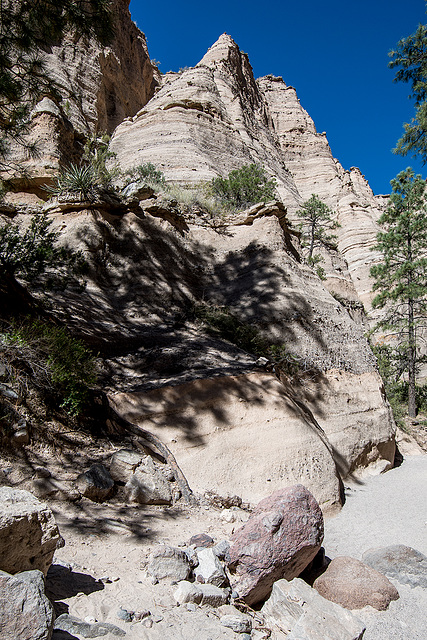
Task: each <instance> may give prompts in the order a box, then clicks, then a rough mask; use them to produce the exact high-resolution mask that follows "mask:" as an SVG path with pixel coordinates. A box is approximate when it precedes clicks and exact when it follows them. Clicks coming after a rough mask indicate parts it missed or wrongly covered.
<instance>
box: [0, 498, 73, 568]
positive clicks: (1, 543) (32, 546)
mask: <svg viewBox="0 0 427 640" xmlns="http://www.w3.org/2000/svg"><path fill="white" fill-rule="evenodd" d="M61 543H63V540H62V538H61V536H60V534H59V530H58V527H57V525H56V522H55V518H54V516H53V513H52V511H51V510H50V509H49V507H48V506H47V505H46V504H44V503H42V502H40V501H39V500H37V498H35V497H34V496H33V495H32V494H31V493H29V492H28V491H22V490H20V489H12V488H11V487H0V570H2V571H6V572H7V573H12V574H14V573H18V572H20V571H31V570H32V569H38V570H40V571H41V572H42V573H44V574H45V575H46V573H47V570H48V569H49V567H50V565H51V564H52V559H53V554H54V552H55V549H56V547H57V545H59V544H61Z"/></svg>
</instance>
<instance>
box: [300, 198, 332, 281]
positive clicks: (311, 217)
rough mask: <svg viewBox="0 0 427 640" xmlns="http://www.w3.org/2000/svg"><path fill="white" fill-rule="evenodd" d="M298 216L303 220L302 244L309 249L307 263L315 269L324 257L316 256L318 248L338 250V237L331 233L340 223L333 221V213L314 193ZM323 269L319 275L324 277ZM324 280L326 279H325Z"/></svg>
mask: <svg viewBox="0 0 427 640" xmlns="http://www.w3.org/2000/svg"><path fill="white" fill-rule="evenodd" d="M296 213H297V216H298V217H299V218H301V219H302V222H300V224H299V228H300V229H301V231H302V236H301V244H302V246H303V247H305V248H307V249H308V251H307V256H306V259H307V262H308V264H309V265H311V266H312V267H314V266H315V265H316V264H317V263H318V262H321V261H322V260H323V258H322V256H320V255H315V254H314V250H315V248H316V247H326V248H327V249H331V248H336V244H335V241H336V239H337V236H335V235H333V234H331V233H329V231H330V230H332V229H336V228H337V227H339V224H338V222H336V221H335V220H333V219H332V216H333V213H334V212H333V211H332V209H330V208H329V207H328V206H327V205H326V204H325V203H324V202H322V201H321V200H320V198H318V196H316V195H315V194H314V193H313V194H312V195H311V198H309V200H306V201H305V202H304V203H303V205H302V207H301V209H299V210H298V211H297V212H296ZM322 272H323V269H322V268H318V275H319V276H320V277H322ZM323 279H324V277H323Z"/></svg>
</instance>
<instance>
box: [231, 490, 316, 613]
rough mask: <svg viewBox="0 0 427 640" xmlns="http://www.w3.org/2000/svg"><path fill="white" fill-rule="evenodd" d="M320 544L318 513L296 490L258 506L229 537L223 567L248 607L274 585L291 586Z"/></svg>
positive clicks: (304, 492) (313, 503)
mask: <svg viewBox="0 0 427 640" xmlns="http://www.w3.org/2000/svg"><path fill="white" fill-rule="evenodd" d="M322 541H323V516H322V512H321V510H320V508H319V505H318V504H317V502H316V500H315V499H314V498H313V496H312V495H311V493H310V492H309V491H307V489H306V488H305V487H303V486H302V485H295V486H293V487H288V488H286V489H282V490H279V491H276V492H275V493H273V494H272V495H271V496H269V497H268V498H265V499H264V500H261V502H260V503H259V504H258V505H257V507H256V508H255V510H254V511H253V513H252V514H251V516H250V518H249V520H248V522H247V523H246V524H244V525H243V527H241V528H240V529H239V530H238V531H236V533H235V534H234V535H233V536H232V544H231V547H230V549H229V551H228V554H227V564H228V568H229V570H230V571H231V572H232V575H233V576H234V579H235V583H234V589H235V590H236V591H237V592H238V594H239V596H240V597H241V598H243V599H244V600H245V602H247V603H248V604H249V605H253V604H256V603H257V602H260V601H261V600H263V599H265V598H266V597H267V596H268V595H269V594H270V591H271V588H272V586H273V583H274V582H275V581H276V580H280V579H281V578H285V579H286V580H292V578H294V577H296V576H298V575H299V574H300V573H301V572H302V571H303V570H304V569H305V567H306V566H307V565H308V564H309V563H310V562H311V561H312V560H313V558H314V557H315V555H316V553H317V552H318V550H319V549H320V546H321V544H322Z"/></svg>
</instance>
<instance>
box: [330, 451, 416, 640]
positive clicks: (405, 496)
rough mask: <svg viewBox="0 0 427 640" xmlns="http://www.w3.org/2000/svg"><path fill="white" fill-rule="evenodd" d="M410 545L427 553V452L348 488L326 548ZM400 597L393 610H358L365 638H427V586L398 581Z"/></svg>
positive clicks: (342, 551) (348, 550)
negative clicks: (364, 630) (422, 586)
mask: <svg viewBox="0 0 427 640" xmlns="http://www.w3.org/2000/svg"><path fill="white" fill-rule="evenodd" d="M392 544H404V545H407V546H410V547H413V548H414V549H417V550H418V551H421V552H422V553H424V555H427V455H420V456H413V457H408V458H406V459H405V460H404V462H403V464H402V465H401V466H400V467H398V468H396V469H392V470H391V471H389V472H387V473H385V474H383V475H380V476H376V477H373V478H369V479H367V480H364V482H363V483H362V484H359V485H356V484H352V485H349V486H347V487H346V503H345V505H344V507H343V509H342V511H341V512H340V513H339V515H338V516H336V517H335V518H330V519H328V520H326V522H325V540H324V547H325V550H326V555H327V556H329V557H330V558H334V557H336V556H342V555H349V556H352V557H354V558H358V559H361V556H362V554H363V553H364V552H365V551H367V550H368V549H371V548H373V547H385V546H388V545H392ZM392 582H393V584H394V585H395V586H396V588H397V589H398V591H399V593H400V599H399V600H397V601H396V602H392V603H391V604H390V606H389V609H388V610H387V611H384V612H376V611H374V610H372V609H371V608H370V607H368V608H366V609H365V610H363V611H361V612H359V613H358V615H359V617H360V618H362V619H363V620H364V622H365V624H366V627H367V629H366V632H365V635H364V640H426V639H427V590H426V589H422V588H421V587H416V588H413V589H411V588H410V587H408V586H405V585H401V584H400V583H399V582H397V581H394V580H392Z"/></svg>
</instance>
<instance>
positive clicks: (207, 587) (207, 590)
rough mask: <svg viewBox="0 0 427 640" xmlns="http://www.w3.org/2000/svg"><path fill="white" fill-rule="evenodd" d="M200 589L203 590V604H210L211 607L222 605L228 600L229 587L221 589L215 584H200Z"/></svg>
mask: <svg viewBox="0 0 427 640" xmlns="http://www.w3.org/2000/svg"><path fill="white" fill-rule="evenodd" d="M199 589H200V591H201V592H202V601H201V604H202V605H204V604H209V605H210V606H211V607H221V606H222V605H223V604H226V602H227V600H228V594H229V590H228V589H220V588H219V587H216V586H215V585H213V584H200V585H199Z"/></svg>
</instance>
